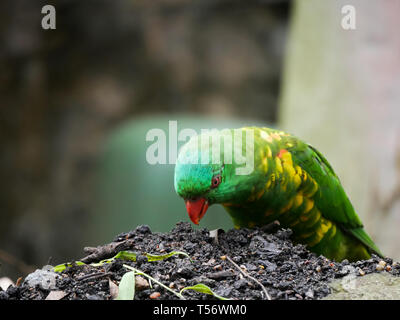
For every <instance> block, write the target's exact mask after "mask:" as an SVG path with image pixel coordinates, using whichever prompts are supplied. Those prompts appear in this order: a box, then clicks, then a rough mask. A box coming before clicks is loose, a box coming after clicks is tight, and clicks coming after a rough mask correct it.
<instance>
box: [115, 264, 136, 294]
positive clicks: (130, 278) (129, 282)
mask: <svg viewBox="0 0 400 320" xmlns="http://www.w3.org/2000/svg"><path fill="white" fill-rule="evenodd" d="M134 296H135V271H129V272H126V273H125V274H124V275H123V276H122V278H121V282H120V283H119V286H118V296H117V297H116V298H115V300H133V298H134Z"/></svg>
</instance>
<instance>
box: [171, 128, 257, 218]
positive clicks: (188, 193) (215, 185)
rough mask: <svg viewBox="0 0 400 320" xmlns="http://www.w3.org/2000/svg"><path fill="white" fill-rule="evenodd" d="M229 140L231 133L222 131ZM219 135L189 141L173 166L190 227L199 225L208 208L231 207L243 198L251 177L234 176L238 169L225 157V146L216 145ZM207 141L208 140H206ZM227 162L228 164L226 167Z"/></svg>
mask: <svg viewBox="0 0 400 320" xmlns="http://www.w3.org/2000/svg"><path fill="white" fill-rule="evenodd" d="M222 133H224V134H225V137H226V134H228V136H231V137H232V131H231V130H228V131H222ZM220 137H221V136H220V132H217V131H215V132H213V133H212V135H211V136H210V135H209V133H207V134H201V135H197V136H194V137H192V138H191V139H190V140H189V141H188V142H187V143H186V144H185V145H184V146H183V147H182V148H181V150H180V152H179V155H178V159H177V162H176V166H175V181H174V184H175V191H176V193H177V194H178V195H179V196H180V197H182V198H183V199H184V200H185V204H186V209H187V211H188V214H189V217H190V219H191V220H192V222H193V223H195V224H198V223H199V221H200V219H201V218H202V217H203V216H204V214H205V213H206V211H207V208H208V206H209V205H212V204H215V203H233V202H236V201H238V200H240V199H238V197H240V198H242V197H243V196H245V195H246V192H245V191H246V190H249V189H251V188H249V187H248V186H249V185H251V182H250V181H251V180H252V179H253V175H251V174H250V175H237V174H236V168H237V165H236V163H235V161H234V159H233V161H232V158H231V157H230V158H229V159H228V161H226V160H227V159H226V157H225V156H224V151H226V148H225V145H224V144H225V142H226V140H223V139H222V141H221V143H220V144H219V143H218V144H216V143H215V140H213V138H218V139H219V138H220ZM209 138H210V140H209ZM226 162H227V163H226Z"/></svg>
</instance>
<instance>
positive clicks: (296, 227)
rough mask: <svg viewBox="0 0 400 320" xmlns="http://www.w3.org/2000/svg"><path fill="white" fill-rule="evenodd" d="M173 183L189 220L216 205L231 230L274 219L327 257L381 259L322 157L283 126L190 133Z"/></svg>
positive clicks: (303, 242)
mask: <svg viewBox="0 0 400 320" xmlns="http://www.w3.org/2000/svg"><path fill="white" fill-rule="evenodd" d="M239 134H240V135H239ZM247 138H249V140H247ZM250 138H251V139H250ZM235 139H236V142H237V143H234V142H235ZM248 141H250V143H249V142H248ZM245 154H246V158H244V155H245ZM235 156H236V158H237V159H235ZM248 156H249V157H248ZM247 157H248V159H247ZM239 159H240V162H239ZM244 159H246V160H248V163H247V162H246V163H245V162H244V161H243V160H244ZM243 164H245V165H246V167H248V168H247V170H246V168H244V166H243ZM249 168H250V169H249ZM240 170H242V171H240ZM174 186H175V191H176V193H177V194H178V195H179V196H180V197H182V198H183V199H184V201H185V204H186V209H187V212H188V214H189V217H190V219H191V221H192V222H193V223H195V224H198V223H199V221H200V219H201V218H202V217H203V216H204V214H205V213H206V211H207V208H208V207H209V206H210V205H213V204H221V205H223V206H224V208H225V209H226V210H227V211H228V213H229V214H230V216H231V218H232V219H233V223H234V226H235V228H240V227H247V228H252V227H255V226H263V225H267V224H270V223H271V222H273V221H276V220H277V221H279V223H280V225H281V226H283V227H285V228H290V229H291V230H292V231H293V235H292V238H293V241H294V242H295V243H302V244H304V245H306V246H307V248H308V249H309V250H310V251H312V252H315V253H316V254H321V255H323V256H325V257H327V258H329V259H331V260H335V261H342V260H344V259H348V260H349V261H357V260H364V259H369V258H370V257H371V253H375V254H377V255H379V256H382V253H381V252H380V251H379V249H378V248H377V246H376V245H375V244H374V242H373V241H372V240H371V238H370V237H369V236H368V234H367V233H366V232H365V230H364V228H363V224H362V222H361V220H360V218H359V217H358V216H357V214H356V212H355V210H354V208H353V206H352V204H351V203H350V200H349V199H348V197H347V196H346V193H345V192H344V190H343V187H342V185H341V183H340V180H339V178H338V177H337V175H336V174H335V172H334V171H333V169H332V167H331V165H330V164H329V163H328V161H327V160H326V159H325V157H324V156H323V155H322V154H321V153H320V152H319V151H318V150H316V149H315V148H313V147H312V146H310V145H309V144H307V143H305V142H303V141H302V140H300V139H298V138H296V137H295V136H293V135H291V134H288V133H285V132H283V131H279V130H275V129H270V128H258V127H245V128H240V129H225V130H222V131H217V130H214V131H211V133H210V132H206V133H202V134H200V135H196V136H193V137H192V138H191V139H190V140H189V141H188V142H187V143H186V144H185V145H184V146H183V147H182V148H181V149H180V151H179V155H178V158H177V161H176V165H175V177H174Z"/></svg>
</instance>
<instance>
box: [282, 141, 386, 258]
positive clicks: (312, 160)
mask: <svg viewBox="0 0 400 320" xmlns="http://www.w3.org/2000/svg"><path fill="white" fill-rule="evenodd" d="M290 152H291V153H292V155H293V161H294V162H296V164H297V165H299V166H300V167H301V168H302V169H303V170H305V171H306V172H307V173H308V174H309V175H310V176H311V177H312V178H313V179H314V180H315V181H316V182H317V183H318V187H319V192H317V193H316V194H315V195H314V196H313V200H314V201H315V204H316V205H317V207H318V209H319V210H320V211H321V213H322V215H323V216H324V217H325V218H326V219H329V220H331V221H333V222H336V223H337V225H338V226H339V227H340V228H341V229H342V230H343V231H345V232H348V233H350V234H352V235H353V236H354V237H356V238H357V239H358V240H360V241H361V242H362V243H363V244H364V245H366V246H367V247H368V248H369V249H371V250H372V251H373V252H375V253H376V254H378V255H380V256H383V255H382V253H381V252H380V250H379V249H378V247H377V246H376V245H375V243H374V242H373V241H372V239H371V238H370V237H369V236H368V234H367V233H366V232H365V231H364V229H363V224H362V222H361V220H360V218H359V217H358V216H357V214H356V212H355V210H354V208H353V206H352V204H351V202H350V200H349V199H348V197H347V195H346V193H345V191H344V189H343V187H342V185H341V183H340V180H339V178H338V177H337V175H336V174H335V172H334V171H333V169H332V167H331V165H330V164H329V162H328V161H327V160H326V159H325V157H324V156H323V155H322V154H321V153H320V152H319V151H318V150H317V149H315V148H314V147H312V146H310V145H308V144H306V143H303V142H300V141H298V143H297V144H296V146H294V147H293V148H291V149H290Z"/></svg>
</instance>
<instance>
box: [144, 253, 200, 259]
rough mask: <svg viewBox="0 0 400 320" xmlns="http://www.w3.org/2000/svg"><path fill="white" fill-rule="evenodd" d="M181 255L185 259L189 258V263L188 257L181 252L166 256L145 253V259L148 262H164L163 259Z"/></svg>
mask: <svg viewBox="0 0 400 320" xmlns="http://www.w3.org/2000/svg"><path fill="white" fill-rule="evenodd" d="M177 254H178V255H179V254H180V255H183V256H185V257H187V258H189V260H190V261H192V260H191V259H190V257H189V255H188V254H187V253H186V252H182V251H171V252H169V253H166V254H160V255H157V254H150V253H146V257H147V260H148V261H159V260H164V259H168V258H169V257H172V256H174V255H177Z"/></svg>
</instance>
